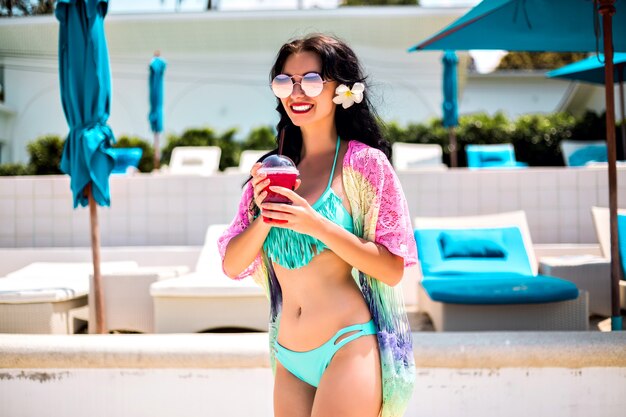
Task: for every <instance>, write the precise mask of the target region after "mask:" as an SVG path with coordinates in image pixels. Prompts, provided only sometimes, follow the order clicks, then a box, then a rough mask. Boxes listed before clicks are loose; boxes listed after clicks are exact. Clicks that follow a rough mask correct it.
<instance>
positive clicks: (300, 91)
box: [291, 83, 306, 97]
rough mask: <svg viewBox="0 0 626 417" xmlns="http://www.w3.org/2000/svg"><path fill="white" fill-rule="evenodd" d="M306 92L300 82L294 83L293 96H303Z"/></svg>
mask: <svg viewBox="0 0 626 417" xmlns="http://www.w3.org/2000/svg"><path fill="white" fill-rule="evenodd" d="M304 95H306V94H304V90H303V89H302V86H301V85H300V83H293V89H292V90H291V97H302V96H304Z"/></svg>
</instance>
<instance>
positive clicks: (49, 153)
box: [0, 112, 623, 176]
mask: <svg viewBox="0 0 626 417" xmlns="http://www.w3.org/2000/svg"><path fill="white" fill-rule="evenodd" d="M381 125H382V128H383V133H384V135H385V137H386V138H387V139H389V141H390V142H392V143H393V142H409V143H435V144H439V145H441V146H442V148H443V150H444V162H445V163H447V164H449V159H450V151H449V149H448V140H449V139H448V134H449V133H448V129H446V128H444V127H443V126H442V124H441V119H433V120H431V121H429V122H427V123H416V124H409V125H407V126H404V127H402V126H399V125H398V124H396V123H388V124H384V123H383V124H381ZM604 126H605V124H604V115H598V114H595V113H592V112H589V113H586V114H585V115H583V116H581V117H574V116H571V115H569V114H566V113H555V114H550V115H527V116H521V117H519V118H518V119H516V120H510V119H508V118H507V117H506V116H504V115H503V114H495V115H494V116H489V115H486V114H475V115H471V116H463V117H461V118H460V119H459V126H458V127H457V128H456V135H457V143H458V161H459V166H466V165H467V162H466V158H465V151H464V150H465V146H467V145H469V144H494V143H512V144H513V146H514V147H515V153H516V157H517V159H518V160H519V161H523V162H526V163H528V164H529V165H530V166H561V165H563V157H562V156H561V151H560V149H559V143H560V142H561V141H562V140H564V139H581V140H590V139H602V138H604V137H605V136H606V135H605V129H604ZM236 133H237V130H236V129H229V130H227V131H225V132H222V133H216V132H215V130H213V129H211V128H193V129H188V130H186V131H184V132H183V134H182V135H180V136H178V135H174V134H170V135H168V136H167V143H166V145H165V147H164V149H163V152H162V157H161V162H162V163H163V164H169V160H170V157H171V154H172V150H173V149H174V148H175V147H176V146H219V147H220V148H221V149H222V156H221V160H220V170H224V169H225V168H227V167H230V166H237V165H238V164H239V157H240V155H241V151H243V150H245V149H273V148H274V147H275V143H276V142H275V133H274V130H273V128H271V127H269V126H262V127H258V128H256V129H253V130H252V131H250V133H249V134H248V136H247V137H246V138H244V140H243V141H237V140H235V135H236ZM616 137H617V138H618V141H617V142H618V156H619V155H623V153H622V152H623V151H622V150H621V144H620V142H621V141H620V140H619V138H621V132H620V130H619V127H616ZM114 146H116V147H140V148H142V149H143V156H142V158H141V161H140V162H139V170H140V171H141V172H150V171H152V168H153V155H154V151H153V148H152V144H151V142H149V141H147V140H144V139H142V138H139V137H128V136H120V137H119V139H118V141H117V143H116V144H115V145H114ZM62 151H63V140H62V139H61V138H60V137H58V136H50V135H48V136H43V137H40V138H38V139H37V140H35V141H34V142H32V143H29V144H28V152H29V155H30V162H29V164H28V165H23V164H5V165H0V176H1V175H32V174H35V175H42V174H59V173H61V171H60V170H59V163H60V161H61V154H62Z"/></svg>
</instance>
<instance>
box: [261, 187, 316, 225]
mask: <svg viewBox="0 0 626 417" xmlns="http://www.w3.org/2000/svg"><path fill="white" fill-rule="evenodd" d="M299 185H300V180H299V179H298V180H296V186H295V189H298V186H299ZM269 189H270V190H271V191H272V192H275V193H276V194H280V195H282V196H284V197H287V198H288V199H289V200H291V202H292V203H293V204H282V203H262V204H261V213H262V214H263V216H265V217H269V218H271V219H274V220H283V221H286V223H276V222H272V223H271V224H272V226H274V227H283V228H287V229H291V230H293V231H295V232H298V233H303V234H307V235H310V236H313V237H315V235H316V231H318V230H319V227H320V221H322V220H323V217H322V216H321V215H320V214H319V213H318V212H317V211H315V210H314V209H313V207H311V205H310V204H309V203H308V202H307V201H306V200H305V199H304V198H302V197H300V196H299V195H298V194H296V193H295V192H294V191H291V190H290V189H288V188H285V187H278V186H271V187H269Z"/></svg>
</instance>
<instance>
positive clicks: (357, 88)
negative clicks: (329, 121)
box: [333, 83, 365, 109]
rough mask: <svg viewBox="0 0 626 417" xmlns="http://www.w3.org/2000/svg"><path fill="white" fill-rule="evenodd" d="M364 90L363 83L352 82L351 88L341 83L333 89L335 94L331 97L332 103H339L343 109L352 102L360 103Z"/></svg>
mask: <svg viewBox="0 0 626 417" xmlns="http://www.w3.org/2000/svg"><path fill="white" fill-rule="evenodd" d="M364 91H365V85H363V83H354V85H353V86H352V89H349V88H348V86H346V85H345V84H341V85H340V86H339V87H337V89H336V90H335V94H337V95H336V96H335V97H334V98H333V103H335V104H341V106H342V107H343V108H344V109H347V108H348V107H350V106H352V105H353V104H354V103H360V102H361V101H362V100H363V92H364Z"/></svg>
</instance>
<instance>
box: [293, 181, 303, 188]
mask: <svg viewBox="0 0 626 417" xmlns="http://www.w3.org/2000/svg"><path fill="white" fill-rule="evenodd" d="M300 184H302V181H301V180H300V178H298V179H296V183H295V185H294V187H293V190H294V191H295V190H297V189H298V188H300Z"/></svg>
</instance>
